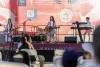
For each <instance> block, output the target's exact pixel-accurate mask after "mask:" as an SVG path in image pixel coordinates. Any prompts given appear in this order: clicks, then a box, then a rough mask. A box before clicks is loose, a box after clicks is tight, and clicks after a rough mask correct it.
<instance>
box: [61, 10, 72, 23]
mask: <svg viewBox="0 0 100 67" xmlns="http://www.w3.org/2000/svg"><path fill="white" fill-rule="evenodd" d="M60 19H61V20H62V21H63V22H69V21H70V20H71V19H72V12H71V11H70V10H69V9H63V10H62V11H61V12H60Z"/></svg>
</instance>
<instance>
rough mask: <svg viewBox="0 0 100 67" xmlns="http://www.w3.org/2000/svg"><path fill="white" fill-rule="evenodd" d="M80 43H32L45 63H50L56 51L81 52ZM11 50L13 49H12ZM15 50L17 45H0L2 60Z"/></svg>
mask: <svg viewBox="0 0 100 67" xmlns="http://www.w3.org/2000/svg"><path fill="white" fill-rule="evenodd" d="M81 45H82V43H63V42H55V43H33V46H34V48H35V49H36V50H37V53H38V55H43V56H44V57H45V61H46V62H52V61H53V57H54V51H55V50H56V49H59V50H65V49H73V50H76V51H77V52H82V48H81ZM12 48H13V49H12ZM16 48H17V43H14V44H9V43H0V50H1V51H2V53H3V59H4V57H5V56H6V54H7V52H9V53H10V54H9V58H11V56H12V55H13V54H14V53H15V50H16Z"/></svg>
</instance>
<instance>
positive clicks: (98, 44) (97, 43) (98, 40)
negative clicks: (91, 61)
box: [93, 25, 100, 64]
mask: <svg viewBox="0 0 100 67" xmlns="http://www.w3.org/2000/svg"><path fill="white" fill-rule="evenodd" d="M93 47H94V54H95V57H96V61H97V62H98V63H99V64H100V25H99V26H97V27H96V29H95V31H94V33H93Z"/></svg>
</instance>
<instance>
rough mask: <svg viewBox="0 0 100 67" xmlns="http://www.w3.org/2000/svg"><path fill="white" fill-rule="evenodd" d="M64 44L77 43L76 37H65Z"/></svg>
mask: <svg viewBox="0 0 100 67" xmlns="http://www.w3.org/2000/svg"><path fill="white" fill-rule="evenodd" d="M64 42H65V43H77V37H65V40H64Z"/></svg>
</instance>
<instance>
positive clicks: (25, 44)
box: [18, 34, 45, 67]
mask: <svg viewBox="0 0 100 67" xmlns="http://www.w3.org/2000/svg"><path fill="white" fill-rule="evenodd" d="M21 44H22V45H21V46H20V47H19V48H18V49H19V50H22V49H34V47H33V45H32V44H31V39H30V36H29V35H28V34H24V36H23V37H22V39H21ZM34 50H35V49H34ZM21 54H23V57H25V59H27V57H26V56H25V53H21ZM26 55H27V54H26ZM37 57H38V60H37V61H39V62H40V67H43V65H44V61H45V58H44V56H42V55H37ZM25 59H24V60H25ZM25 61H26V62H25ZM25 61H24V62H25V63H26V64H28V63H29V61H28V60H25ZM28 65H29V64H28Z"/></svg>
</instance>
